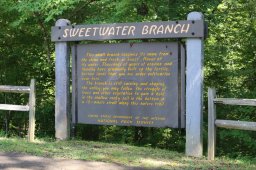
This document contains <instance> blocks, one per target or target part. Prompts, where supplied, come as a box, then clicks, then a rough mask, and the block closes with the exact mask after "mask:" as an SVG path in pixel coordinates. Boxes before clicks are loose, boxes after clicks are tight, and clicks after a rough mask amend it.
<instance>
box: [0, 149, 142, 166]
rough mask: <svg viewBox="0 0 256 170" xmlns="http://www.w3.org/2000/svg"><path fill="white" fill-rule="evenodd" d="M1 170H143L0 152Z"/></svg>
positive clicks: (110, 164)
mask: <svg viewBox="0 0 256 170" xmlns="http://www.w3.org/2000/svg"><path fill="white" fill-rule="evenodd" d="M0 169H1V170H144V168H138V167H128V166H123V165H118V164H113V163H105V162H94V161H81V160H67V159H52V158H44V157H38V156H31V155H25V154H20V153H3V152H0Z"/></svg>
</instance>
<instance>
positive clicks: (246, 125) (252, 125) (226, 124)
mask: <svg viewBox="0 0 256 170" xmlns="http://www.w3.org/2000/svg"><path fill="white" fill-rule="evenodd" d="M215 125H216V126H217V127H222V128H228V129H240V130H252V131H256V122H247V121H234V120H219V119H217V120H216V121H215Z"/></svg>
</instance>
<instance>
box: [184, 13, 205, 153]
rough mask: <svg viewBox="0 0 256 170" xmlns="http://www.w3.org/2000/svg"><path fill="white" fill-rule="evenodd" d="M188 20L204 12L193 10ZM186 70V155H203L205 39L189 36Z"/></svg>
mask: <svg viewBox="0 0 256 170" xmlns="http://www.w3.org/2000/svg"><path fill="white" fill-rule="evenodd" d="M187 19H188V20H203V19H204V18H203V14H202V13H199V12H191V13H189V14H188V17H187ZM186 48H187V70H186V73H187V74H186V155H187V156H194V157H201V156H202V155H203V130H202V129H203V114H202V113H203V112H202V110H203V97H202V96H203V95H202V94H203V58H204V52H203V39H201V38H187V40H186Z"/></svg>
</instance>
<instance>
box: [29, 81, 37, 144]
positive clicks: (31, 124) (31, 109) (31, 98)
mask: <svg viewBox="0 0 256 170" xmlns="http://www.w3.org/2000/svg"><path fill="white" fill-rule="evenodd" d="M35 105H36V97H35V79H32V80H31V82H30V92H29V129H28V141H29V142H33V141H34V138H35Z"/></svg>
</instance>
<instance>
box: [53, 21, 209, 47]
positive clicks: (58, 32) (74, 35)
mask: <svg viewBox="0 0 256 170" xmlns="http://www.w3.org/2000/svg"><path fill="white" fill-rule="evenodd" d="M189 37H190V38H191V37H193V38H203V37H204V21H203V20H191V21H189V20H184V21H162V22H140V23H116V24H93V25H75V26H55V27H52V34H51V40H52V41H55V42H58V41H82V40H111V39H149V38H189Z"/></svg>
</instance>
